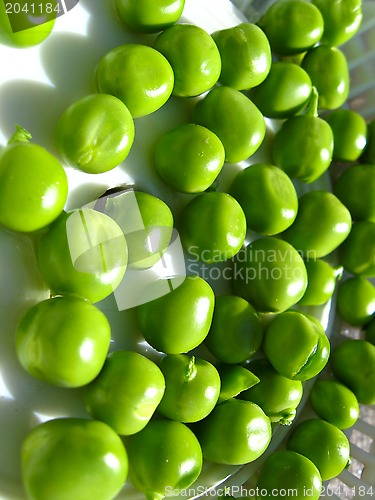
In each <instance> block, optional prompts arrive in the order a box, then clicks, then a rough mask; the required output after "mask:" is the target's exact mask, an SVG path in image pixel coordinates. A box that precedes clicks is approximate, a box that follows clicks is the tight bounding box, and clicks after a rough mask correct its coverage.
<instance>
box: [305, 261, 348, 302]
mask: <svg viewBox="0 0 375 500" xmlns="http://www.w3.org/2000/svg"><path fill="white" fill-rule="evenodd" d="M305 266H306V271H307V288H306V292H305V293H304V295H303V297H302V299H301V300H300V301H299V302H298V304H300V305H302V306H320V305H323V304H325V303H326V302H328V301H329V300H330V298H331V297H332V295H333V292H334V291H335V287H336V279H337V277H338V276H339V275H340V273H342V268H341V267H339V268H334V267H332V266H331V265H330V264H329V263H328V262H326V261H324V260H322V259H309V260H307V261H306V262H305Z"/></svg>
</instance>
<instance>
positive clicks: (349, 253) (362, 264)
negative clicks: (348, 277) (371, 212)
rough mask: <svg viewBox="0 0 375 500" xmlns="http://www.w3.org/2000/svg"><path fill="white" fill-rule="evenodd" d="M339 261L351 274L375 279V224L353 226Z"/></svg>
mask: <svg viewBox="0 0 375 500" xmlns="http://www.w3.org/2000/svg"><path fill="white" fill-rule="evenodd" d="M339 261H340V264H341V265H342V266H343V267H344V269H345V270H346V271H348V272H349V273H352V274H356V275H359V276H363V277H364V278H374V277H375V222H370V221H359V222H356V223H355V224H353V228H352V230H351V231H350V234H349V236H348V238H347V239H346V241H344V243H343V244H342V245H341V246H340V248H339Z"/></svg>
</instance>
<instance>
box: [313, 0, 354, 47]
mask: <svg viewBox="0 0 375 500" xmlns="http://www.w3.org/2000/svg"><path fill="white" fill-rule="evenodd" d="M312 3H313V4H314V5H316V6H317V7H318V8H319V10H320V12H321V13H322V16H323V19H324V32H323V36H322V40H321V41H322V43H323V44H327V45H342V44H343V43H345V42H347V41H348V40H350V38H352V37H353V36H354V35H355V34H356V33H357V31H358V29H359V27H360V25H361V22H362V17H363V16H362V2H361V0H335V1H334V2H327V1H326V0H312Z"/></svg>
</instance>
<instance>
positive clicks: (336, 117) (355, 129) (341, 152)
mask: <svg viewBox="0 0 375 500" xmlns="http://www.w3.org/2000/svg"><path fill="white" fill-rule="evenodd" d="M325 120H326V121H327V123H329V125H330V127H331V129H332V132H333V136H334V138H335V141H334V142H335V144H334V148H333V158H334V159H335V160H338V161H343V162H353V161H356V160H358V158H359V157H360V156H361V155H362V153H363V151H364V149H365V147H366V142H367V124H366V121H365V119H364V118H363V116H362V115H360V114H359V113H357V112H356V111H353V110H352V109H336V110H334V111H332V113H330V114H329V115H328V116H327V117H326V118H325Z"/></svg>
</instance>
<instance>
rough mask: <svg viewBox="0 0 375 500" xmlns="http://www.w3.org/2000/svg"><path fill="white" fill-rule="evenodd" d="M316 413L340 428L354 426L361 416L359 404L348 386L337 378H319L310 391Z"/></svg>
mask: <svg viewBox="0 0 375 500" xmlns="http://www.w3.org/2000/svg"><path fill="white" fill-rule="evenodd" d="M310 402H311V406H312V408H313V410H314V411H315V413H316V414H317V415H318V416H319V417H320V418H322V419H324V420H326V421H327V422H329V423H331V424H333V425H336V427H338V428H339V429H348V428H349V427H352V426H353V425H354V424H355V423H356V421H357V420H358V417H359V404H358V400H357V398H356V397H355V394H354V392H352V391H351V390H350V389H349V388H348V387H346V386H345V385H344V384H341V383H340V382H337V381H336V380H330V379H327V380H323V379H322V380H318V381H317V382H315V384H314V386H313V388H312V389H311V392H310Z"/></svg>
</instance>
